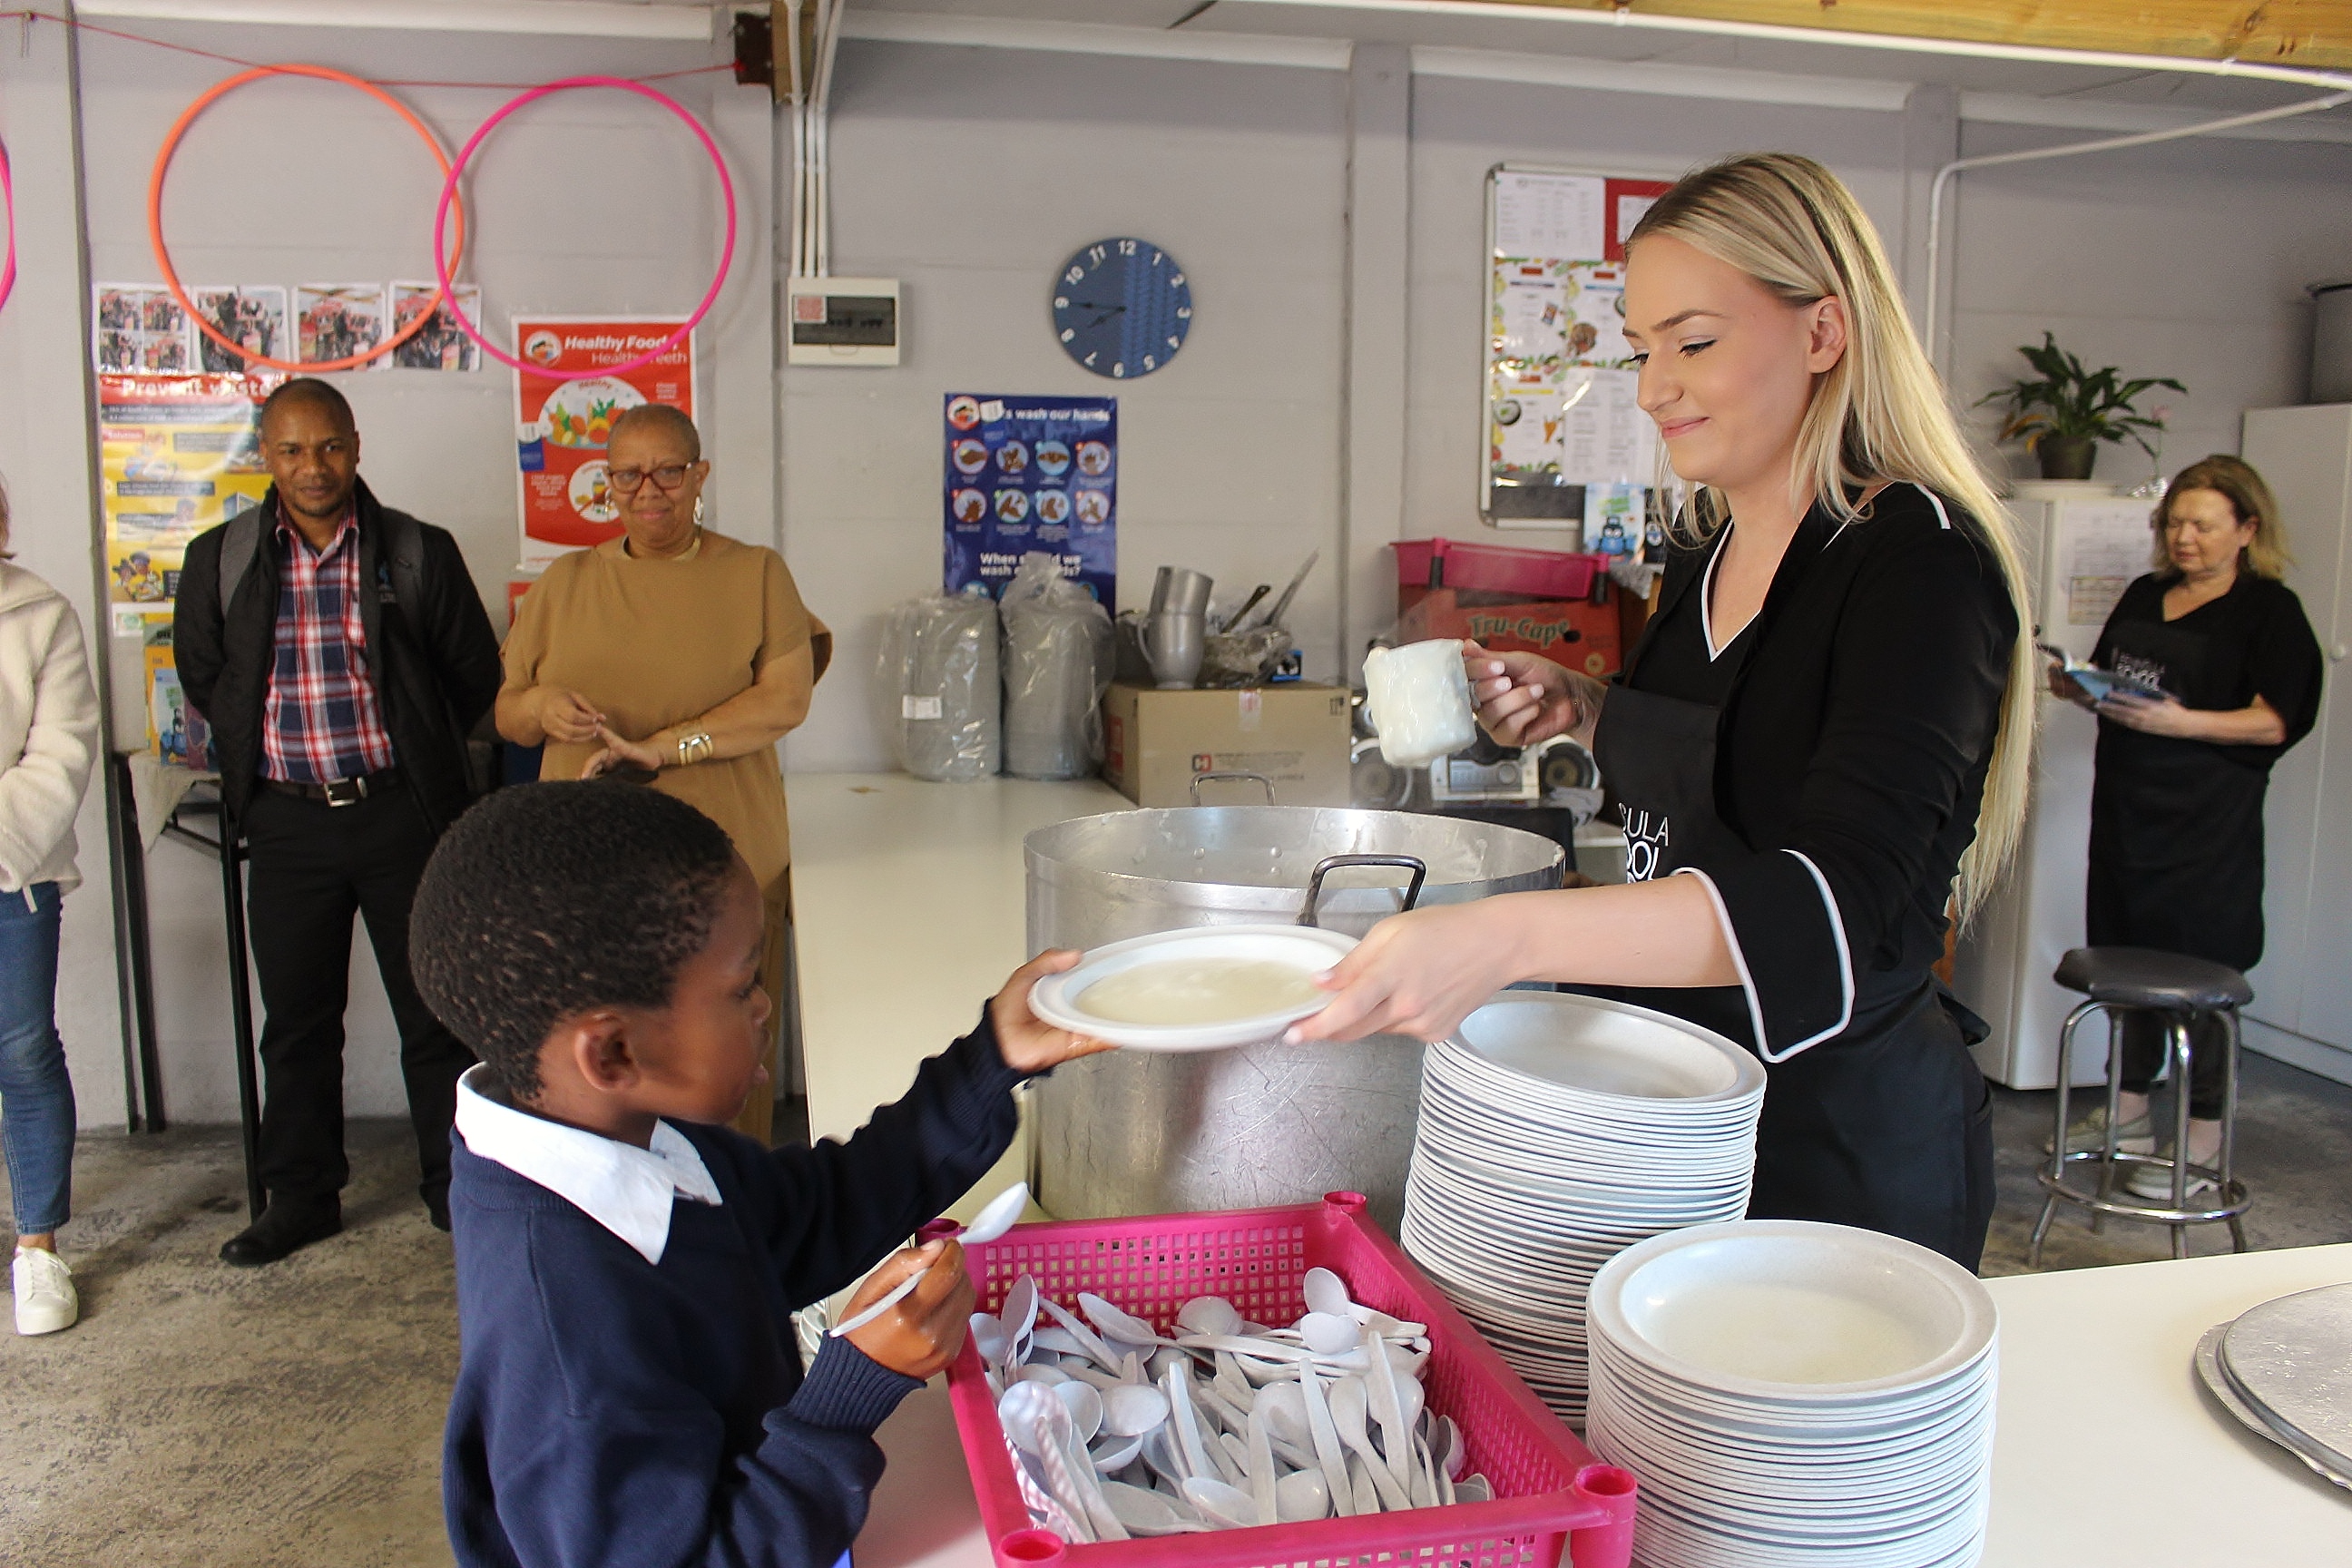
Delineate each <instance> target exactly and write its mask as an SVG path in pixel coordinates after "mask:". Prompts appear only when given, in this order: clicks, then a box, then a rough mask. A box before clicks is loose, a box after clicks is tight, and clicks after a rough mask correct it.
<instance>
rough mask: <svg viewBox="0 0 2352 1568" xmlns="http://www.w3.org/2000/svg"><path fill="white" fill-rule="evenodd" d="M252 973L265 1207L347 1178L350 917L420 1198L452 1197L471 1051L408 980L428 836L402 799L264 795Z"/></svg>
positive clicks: (253, 887)
mask: <svg viewBox="0 0 2352 1568" xmlns="http://www.w3.org/2000/svg"><path fill="white" fill-rule="evenodd" d="M239 826H240V827H241V828H242V829H243V831H244V833H245V836H246V841H247V845H248V846H249V847H250V849H251V851H252V870H251V873H250V877H249V879H248V880H247V906H248V908H249V910H250V911H251V930H252V937H253V966H254V969H255V971H256V973H257V974H258V975H259V976H260V979H261V1004H262V1006H263V1008H264V1009H265V1013H266V1016H265V1018H264V1020H263V1023H262V1027H261V1071H262V1107H261V1179H262V1183H263V1184H264V1185H265V1186H267V1187H268V1189H269V1193H270V1196H271V1198H272V1200H273V1201H275V1200H276V1199H277V1198H279V1197H288V1198H292V1199H295V1200H296V1201H298V1202H299V1201H301V1200H305V1199H324V1198H329V1197H332V1196H334V1195H335V1194H337V1193H339V1192H341V1190H342V1188H343V1185H344V1184H345V1183H347V1182H349V1181H350V1180H351V1174H352V1168H351V1163H350V1162H349V1161H348V1160H347V1159H345V1157H344V1154H343V1008H344V1005H345V1004H346V1002H347V1001H348V1000H349V997H350V990H351V986H350V979H351V967H352V915H353V914H354V913H357V914H358V915H359V916H360V917H361V918H362V920H364V921H366V922H367V933H368V942H369V943H370V945H372V946H373V948H374V949H375V963H376V971H377V973H379V974H381V975H382V976H383V989H384V994H385V995H386V997H388V998H389V999H390V1001H391V1003H392V1016H393V1019H394V1022H395V1023H396V1024H398V1026H399V1027H400V1071H401V1077H402V1079H404V1082H405V1083H406V1085H407V1089H408V1115H409V1120H410V1121H411V1122H412V1123H413V1124H414V1125H415V1130H416V1160H417V1164H418V1166H419V1167H420V1169H421V1170H422V1172H423V1177H424V1179H423V1180H422V1182H421V1183H419V1184H418V1189H417V1190H418V1192H419V1194H421V1195H422V1196H423V1197H424V1199H425V1203H426V1205H428V1206H430V1207H432V1208H434V1209H436V1210H440V1209H442V1208H444V1207H446V1203H447V1199H448V1192H449V1124H450V1122H451V1121H453V1120H454V1119H455V1117H456V1114H457V1079H458V1076H459V1075H460V1074H461V1073H463V1072H464V1071H465V1070H466V1069H467V1068H469V1067H471V1066H473V1065H474V1054H473V1053H472V1052H471V1051H469V1050H467V1048H466V1047H465V1045H464V1044H463V1043H462V1042H460V1041H459V1040H458V1038H457V1037H456V1036H455V1035H453V1034H451V1033H450V1032H449V1031H448V1030H447V1029H446V1028H444V1027H443V1026H441V1022H440V1020H439V1019H437V1018H436V1017H434V1016H433V1015H432V1013H431V1012H430V1011H428V1010H427V1009H426V1007H425V1003H424V1001H423V1000H422V999H421V998H420V997H419V996H418V995H417V994H416V987H415V984H413V983H412V982H411V981H410V979H409V976H408V906H409V904H410V903H411V902H412V901H413V900H415V896H416V880H417V878H418V877H419V876H420V875H422V874H423V872H424V870H425V858H426V857H427V856H429V855H431V854H432V853H433V843H434V838H435V834H434V832H433V829H432V828H431V826H429V825H428V824H427V823H426V821H425V815H424V813H423V812H422V811H420V810H419V809H418V807H417V805H416V803H415V800H413V799H412V798H411V797H410V795H409V794H408V792H407V791H406V790H405V789H393V790H388V791H386V792H385V793H383V794H382V795H373V796H371V797H370V798H368V799H366V800H362V801H359V802H356V803H355V804H353V805H340V806H339V805H327V804H326V803H325V802H324V801H311V800H303V799H299V798H298V797H296V796H292V795H279V794H278V793H276V792H275V791H271V790H268V789H263V790H261V791H259V792H258V793H257V794H256V795H255V796H254V799H253V801H252V803H251V804H250V805H248V806H247V808H246V812H245V816H244V819H243V821H242V822H241V823H240V824H239Z"/></svg>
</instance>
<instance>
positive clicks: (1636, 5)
mask: <svg viewBox="0 0 2352 1568" xmlns="http://www.w3.org/2000/svg"><path fill="white" fill-rule="evenodd" d="M1505 3H1506V4H1509V5H1524V6H1527V7H1528V8H1529V9H1554V10H1575V11H1601V12H1613V13H1616V14H1618V15H1620V16H1622V17H1623V18H1624V19H1625V20H1627V21H1630V22H1638V21H1639V20H1640V19H1642V18H1643V17H1645V16H1676V17H1686V18H1690V19H1694V20H1700V21H1712V22H1738V23H1747V24H1750V25H1761V26H1777V27H1794V28H1801V29H1805V30H1807V31H1811V32H1827V33H1873V34H1878V35H1881V36H1885V37H1904V38H1942V39H1948V40H1950V41H1953V42H1958V43H1977V44H2003V45H2011V46H2018V47H2031V48H2045V49H2082V50H2090V51H2096V52H2110V53H2117V54H2135V55H2162V56H2168V57H2170V58H2177V59H2205V60H2224V59H2237V60H2245V61H2249V62H2252V63H2259V64H2263V65H2278V66H2301V67H2304V68H2316V69H2326V68H2342V67H2352V5H2347V3H2346V0H1626V3H1624V4H1618V3H1616V0H1505ZM1446 4H1447V0H1434V3H1433V4H1432V5H1429V7H1428V9H1430V10H1432V11H1443V10H1444V8H1445V6H1446ZM1482 9H1486V10H1487V11H1488V13H1489V14H1490V15H1491V14H1492V10H1493V6H1492V5H1491V4H1488V5H1484V6H1482Z"/></svg>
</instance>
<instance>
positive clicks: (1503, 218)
mask: <svg viewBox="0 0 2352 1568" xmlns="http://www.w3.org/2000/svg"><path fill="white" fill-rule="evenodd" d="M1607 212H1608V182H1607V181H1606V180H1604V179H1601V178H1600V177H1599V176H1597V175H1590V174H1537V173H1532V172H1522V171H1519V170H1515V169H1504V170H1501V171H1499V172H1498V173H1497V174H1496V176H1495V244H1494V250H1495V254H1496V255H1498V256H1544V257H1556V258H1562V259H1565V260H1571V261H1573V260H1581V259H1585V258H1591V259H1595V260H1597V259H1599V258H1601V256H1603V255H1604V254H1606V252H1607V249H1608V241H1607V237H1606V234H1605V227H1606V215H1607Z"/></svg>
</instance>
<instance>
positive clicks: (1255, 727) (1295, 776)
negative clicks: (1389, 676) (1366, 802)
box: [1103, 682, 1349, 806]
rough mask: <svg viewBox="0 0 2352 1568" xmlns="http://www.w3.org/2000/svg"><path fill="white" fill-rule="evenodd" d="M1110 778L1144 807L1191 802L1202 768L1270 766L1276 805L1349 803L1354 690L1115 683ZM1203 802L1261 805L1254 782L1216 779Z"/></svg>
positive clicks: (1107, 715) (1108, 730)
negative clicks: (1161, 687)
mask: <svg viewBox="0 0 2352 1568" xmlns="http://www.w3.org/2000/svg"><path fill="white" fill-rule="evenodd" d="M1103 721H1104V722H1103V728H1104V752H1105V756H1104V761H1103V778H1104V780H1105V782H1107V783H1108V784H1109V785H1110V786H1111V787H1112V788H1113V789H1116V790H1117V791H1118V792H1119V794H1121V795H1125V796H1127V798H1128V799H1129V800H1131V801H1133V802H1135V804H1136V805H1145V806H1181V805H1192V781H1193V780H1194V779H1195V778H1197V777H1199V776H1200V775H1201V774H1202V773H1263V774H1264V775H1265V777H1267V778H1269V779H1272V780H1273V781H1274V798H1275V804H1276V805H1339V806H1344V805H1347V804H1348V776H1349V764H1348V740H1349V726H1348V693H1347V692H1346V691H1345V690H1343V689H1340V688H1339V687H1336V686H1309V685H1307V684H1306V683H1305V682H1298V683H1295V684H1291V685H1286V686H1262V687H1252V688H1250V689H1246V690H1241V691H1160V690H1157V689H1153V688H1151V687H1148V686H1127V685H1118V686H1113V687H1112V688H1111V689H1110V694H1109V695H1108V696H1107V697H1105V698H1104V699H1103ZM1202 795H1204V797H1205V798H1204V801H1203V804H1204V805H1259V804H1260V803H1261V800H1262V795H1261V792H1260V791H1259V790H1258V788H1257V786H1256V785H1255V784H1248V783H1235V784H1211V785H1209V786H1208V787H1207V788H1206V789H1204V790H1203V791H1202Z"/></svg>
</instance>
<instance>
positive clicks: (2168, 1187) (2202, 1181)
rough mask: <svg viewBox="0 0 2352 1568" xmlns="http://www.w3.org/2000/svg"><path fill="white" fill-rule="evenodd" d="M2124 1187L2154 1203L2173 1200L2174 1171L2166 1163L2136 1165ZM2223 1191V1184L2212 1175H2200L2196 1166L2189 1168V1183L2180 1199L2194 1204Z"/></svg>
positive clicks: (2185, 1202)
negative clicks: (2202, 1198)
mask: <svg viewBox="0 0 2352 1568" xmlns="http://www.w3.org/2000/svg"><path fill="white" fill-rule="evenodd" d="M2124 1188H2125V1190H2126V1191H2127V1192H2129V1193H2130V1194H2132V1195H2133V1196H2135V1197H2142V1198H2147V1199H2148V1200H2149V1201H2150V1202H2152V1203H2159V1204H2169V1203H2170V1202H2172V1171H2171V1169H2170V1167H2168V1166H2165V1165H2134V1166H2133V1167H2132V1173H2131V1174H2130V1175H2129V1176H2127V1177H2126V1178H2125V1180H2124ZM2220 1191H2221V1184H2220V1183H2218V1182H2216V1181H2214V1179H2213V1178H2212V1177H2210V1176H2200V1175H2199V1174H2198V1173H2197V1170H2196V1168H2195V1167H2194V1166H2191V1167H2190V1168H2189V1184H2188V1185H2187V1186H2186V1187H2184V1188H2183V1189H2182V1190H2181V1195H2180V1201H2181V1202H2182V1203H2184V1204H2193V1203H2195V1202H2196V1201H2197V1200H2198V1199H2199V1198H2201V1197H2204V1196H2205V1195H2207V1194H2210V1193H2218V1192H2220Z"/></svg>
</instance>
